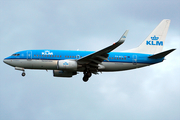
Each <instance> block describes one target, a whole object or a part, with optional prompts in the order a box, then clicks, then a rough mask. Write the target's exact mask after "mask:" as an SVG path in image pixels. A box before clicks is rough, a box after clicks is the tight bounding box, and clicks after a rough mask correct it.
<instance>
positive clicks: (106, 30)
mask: <svg viewBox="0 0 180 120" xmlns="http://www.w3.org/2000/svg"><path fill="white" fill-rule="evenodd" d="M179 6H180V2H179V1H177V0H163V1H162V0H151V1H146V0H136V1H131V0H126V1H125V0H121V1H118V0H117V1H116V0H107V1H106V2H104V1H103V0H102V1H101V0H98V1H92V0H91V1H82V0H76V1H73V0H71V1H70V0H69V1H68V0H66V1H63V0H61V1H56V0H53V1H47V0H44V1H43V0H38V1H19V0H15V1H11V0H9V1H5V0H0V45H1V47H0V53H1V56H0V58H1V61H3V59H4V58H5V57H7V56H10V55H11V54H13V53H14V52H17V51H21V50H27V49H65V50H69V49H70V50H76V49H80V50H91V51H92V50H95V51H97V50H100V49H102V48H104V47H106V46H109V45H110V44H112V43H114V42H116V41H117V40H118V39H119V38H120V37H121V35H122V34H123V33H124V31H125V30H126V29H129V33H128V37H127V39H126V41H125V43H124V44H123V45H122V46H120V47H119V48H117V49H116V50H115V51H123V50H127V49H131V48H134V47H137V46H138V45H139V44H140V43H141V42H142V41H143V40H144V39H145V38H146V37H147V36H148V34H150V32H151V31H152V30H153V29H154V28H155V27H156V26H157V25H158V24H159V23H160V22H161V20H162V19H171V24H170V27H169V31H168V34H167V37H166V43H165V46H164V50H168V49H171V48H177V50H176V51H174V52H172V53H171V54H169V55H168V56H167V57H166V60H165V61H164V62H162V63H160V64H156V65H153V66H149V67H145V68H140V69H135V70H130V71H123V72H114V73H113V72H112V73H102V74H99V75H93V76H92V77H91V78H90V80H89V81H88V82H87V83H84V82H83V81H82V76H83V74H82V73H80V74H79V75H77V76H74V77H72V78H54V77H53V74H52V71H48V72H46V71H40V70H26V74H27V75H26V77H24V78H23V77H22V76H21V72H20V71H15V70H14V68H12V67H10V66H8V65H6V64H4V63H3V62H0V66H1V67H0V75H1V79H0V119H1V120H19V119H22V120H24V119H26V120H36V119H37V120H39V119H44V120H45V119H47V120H48V119H51V120H52V119H63V120H72V119H78V120H84V119H88V120H96V119H97V120H99V119H102V120H104V119H107V120H109V119H111V120H114V119H118V120H119V119H121V120H133V119H134V120H135V119H136V120H179V119H180V102H179V101H180V75H179V73H180V50H179V49H180V14H179V11H180V7H179Z"/></svg>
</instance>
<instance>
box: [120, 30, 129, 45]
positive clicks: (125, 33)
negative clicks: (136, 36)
mask: <svg viewBox="0 0 180 120" xmlns="http://www.w3.org/2000/svg"><path fill="white" fill-rule="evenodd" d="M128 32H129V30H126V31H125V32H124V34H123V35H122V36H121V38H120V39H119V41H118V42H122V43H123V42H124V41H125V40H126V37H127V34H128Z"/></svg>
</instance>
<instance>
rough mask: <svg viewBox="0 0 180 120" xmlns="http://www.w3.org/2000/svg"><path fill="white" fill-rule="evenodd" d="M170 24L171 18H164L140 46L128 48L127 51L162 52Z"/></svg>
mask: <svg viewBox="0 0 180 120" xmlns="http://www.w3.org/2000/svg"><path fill="white" fill-rule="evenodd" d="M169 25H170V20H168V19H164V20H162V21H161V22H160V23H159V25H158V26H157V27H156V28H155V29H154V30H153V31H152V32H151V34H150V35H149V36H148V37H147V38H146V39H145V40H144V41H143V43H142V44H141V45H140V46H139V47H137V48H134V49H131V50H128V51H127V52H136V53H146V54H156V53H159V52H161V51H162V49H163V46H164V42H165V39H166V34H167V31H168V28H169Z"/></svg>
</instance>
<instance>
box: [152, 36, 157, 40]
mask: <svg viewBox="0 0 180 120" xmlns="http://www.w3.org/2000/svg"><path fill="white" fill-rule="evenodd" d="M158 39H159V37H156V35H154V37H151V40H158Z"/></svg>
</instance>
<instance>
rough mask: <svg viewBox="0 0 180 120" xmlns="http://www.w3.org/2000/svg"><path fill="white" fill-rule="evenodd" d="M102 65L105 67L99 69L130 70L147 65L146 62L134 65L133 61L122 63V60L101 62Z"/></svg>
mask: <svg viewBox="0 0 180 120" xmlns="http://www.w3.org/2000/svg"><path fill="white" fill-rule="evenodd" d="M102 65H103V66H104V67H105V68H104V69H102V70H101V71H123V70H130V69H135V68H139V67H144V66H147V65H148V64H142V63H137V64H136V65H134V64H133V63H122V62H103V63H102Z"/></svg>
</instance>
